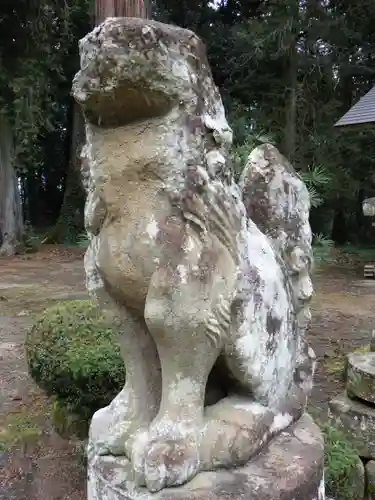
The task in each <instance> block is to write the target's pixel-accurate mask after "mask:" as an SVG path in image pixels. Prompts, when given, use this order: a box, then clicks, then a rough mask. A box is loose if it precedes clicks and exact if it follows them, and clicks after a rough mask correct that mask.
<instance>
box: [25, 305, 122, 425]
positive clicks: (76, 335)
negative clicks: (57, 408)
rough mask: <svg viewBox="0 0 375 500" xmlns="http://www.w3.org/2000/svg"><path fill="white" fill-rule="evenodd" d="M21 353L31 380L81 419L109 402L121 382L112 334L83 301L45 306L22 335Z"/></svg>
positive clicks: (96, 311)
mask: <svg viewBox="0 0 375 500" xmlns="http://www.w3.org/2000/svg"><path fill="white" fill-rule="evenodd" d="M26 357H27V362H28V365H29V371H30V374H31V376H32V378H33V379H34V380H35V382H36V383H37V384H38V385H39V386H40V387H41V388H42V389H44V390H45V391H46V392H47V394H48V395H50V396H55V397H56V398H57V400H59V401H60V402H61V403H62V404H63V405H65V406H66V407H67V408H69V409H70V411H72V412H76V413H77V414H80V415H82V416H84V417H85V418H90V417H91V416H92V414H93V413H94V412H95V411H96V410H97V409H99V408H102V407H103V406H106V405H107V404H108V403H110V401H111V400H112V399H113V398H114V396H115V395H116V394H118V392H119V391H120V390H121V389H122V387H123V385H124V382H125V370H124V365H123V361H122V358H121V355H120V347H119V344H118V342H117V340H116V335H115V334H114V333H113V331H112V330H111V328H109V326H108V322H107V321H106V319H105V316H104V315H103V313H101V312H100V310H99V309H98V308H97V307H96V306H95V305H94V304H93V303H92V302H91V301H88V300H87V301H78V300H77V301H69V302H64V303H61V304H58V305H56V306H53V307H51V308H49V309H47V310H45V311H44V312H43V313H42V314H41V315H40V316H39V317H38V318H37V319H36V321H35V323H34V325H33V327H32V328H31V330H30V331H29V333H28V336H27V340H26Z"/></svg>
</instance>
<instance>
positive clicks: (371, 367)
mask: <svg viewBox="0 0 375 500" xmlns="http://www.w3.org/2000/svg"><path fill="white" fill-rule="evenodd" d="M346 388H347V391H348V394H349V395H353V396H356V397H357V398H360V399H362V400H364V401H368V402H369V403H375V352H367V353H351V354H349V355H348V362H347V381H346Z"/></svg>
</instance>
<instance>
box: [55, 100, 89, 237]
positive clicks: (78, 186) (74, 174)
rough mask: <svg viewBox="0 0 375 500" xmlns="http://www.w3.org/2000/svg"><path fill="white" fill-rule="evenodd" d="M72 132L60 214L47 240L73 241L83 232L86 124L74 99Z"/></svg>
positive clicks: (71, 122)
mask: <svg viewBox="0 0 375 500" xmlns="http://www.w3.org/2000/svg"><path fill="white" fill-rule="evenodd" d="M69 126H70V127H71V134H70V137H69V140H70V148H69V149H70V152H69V158H68V159H67V161H68V163H69V167H68V172H67V176H66V181H65V192H64V198H63V203H62V205H61V209H60V215H59V218H58V220H57V223H56V225H55V228H54V230H53V233H52V234H51V235H50V237H49V238H48V239H47V241H53V242H54V243H68V242H69V243H73V242H74V241H75V240H76V238H77V236H78V235H79V234H80V233H81V232H83V229H84V224H83V211H84V201H85V193H84V190H83V186H82V181H81V150H82V146H83V144H84V141H85V124H84V120H83V116H82V112H81V109H80V107H79V106H78V104H76V103H75V102H73V100H72V110H71V119H70V125H69Z"/></svg>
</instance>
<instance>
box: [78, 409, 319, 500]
mask: <svg viewBox="0 0 375 500" xmlns="http://www.w3.org/2000/svg"><path fill="white" fill-rule="evenodd" d="M89 455H90V456H89V463H88V471H89V472H88V474H89V477H88V500H149V499H154V500H230V499H233V500H296V499H301V500H302V499H303V500H324V498H325V497H324V481H323V479H322V477H323V465H324V444H323V437H322V435H321V432H320V429H319V428H318V427H317V426H316V425H315V423H314V422H313V420H312V419H311V417H310V416H308V415H307V414H306V415H304V416H303V417H302V418H301V419H300V420H299V421H298V422H297V423H296V424H294V425H293V426H291V427H290V428H289V429H288V430H286V431H284V432H283V433H282V434H280V435H279V436H277V437H276V438H275V439H274V440H273V441H271V443H270V444H269V446H268V447H267V448H265V449H264V450H263V451H262V452H261V453H260V454H259V455H258V456H257V457H255V458H254V459H253V460H252V461H251V462H250V463H248V464H247V465H246V466H244V467H241V468H237V469H233V470H217V471H215V472H202V473H200V474H198V476H196V477H195V478H194V479H193V480H192V481H190V482H189V483H188V484H186V485H184V486H182V487H178V488H167V489H165V490H162V491H160V492H159V493H150V492H148V491H147V490H146V489H145V488H140V487H137V486H136V485H135V484H134V482H133V481H132V471H131V466H130V463H129V461H128V460H127V459H126V458H122V457H113V456H105V457H103V456H98V455H95V453H90V454H89Z"/></svg>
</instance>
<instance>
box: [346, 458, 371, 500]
mask: <svg viewBox="0 0 375 500" xmlns="http://www.w3.org/2000/svg"><path fill="white" fill-rule="evenodd" d="M350 477H351V481H350V483H351V484H350V491H348V494H349V495H350V494H351V495H352V498H355V499H357V498H358V500H362V499H364V500H367V499H366V498H365V493H366V473H365V466H364V465H363V462H362V460H361V459H360V458H359V457H358V462H357V465H356V467H355V470H353V471H352V473H351V475H350ZM349 498H350V497H349Z"/></svg>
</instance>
